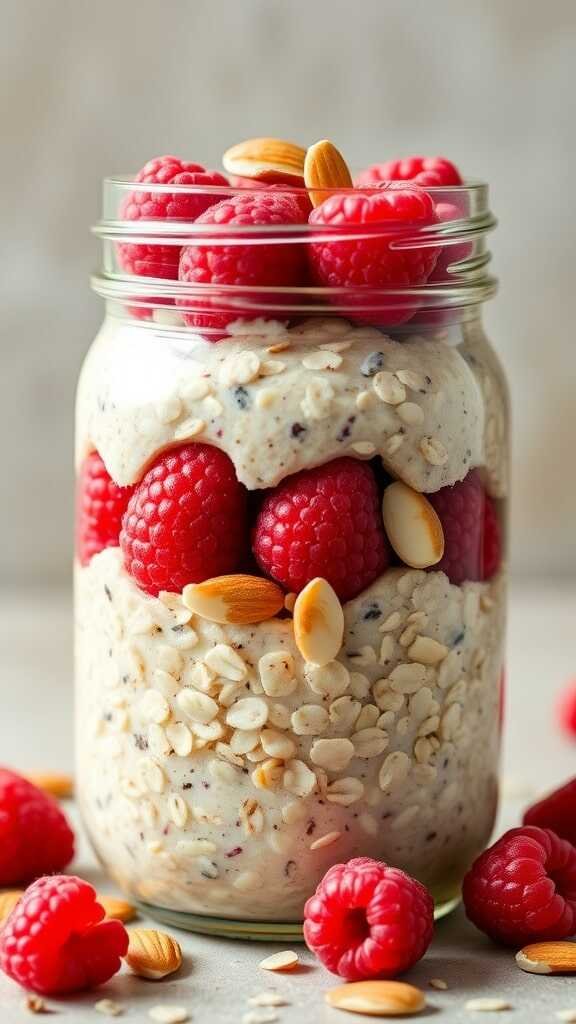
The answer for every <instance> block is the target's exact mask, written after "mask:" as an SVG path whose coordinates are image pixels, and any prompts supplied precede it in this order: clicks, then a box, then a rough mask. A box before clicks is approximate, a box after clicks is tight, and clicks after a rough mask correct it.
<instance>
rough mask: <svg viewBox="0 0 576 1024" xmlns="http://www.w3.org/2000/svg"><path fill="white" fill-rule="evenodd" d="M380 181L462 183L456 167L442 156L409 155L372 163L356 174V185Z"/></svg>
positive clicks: (446, 184) (442, 184)
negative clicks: (403, 157) (403, 158)
mask: <svg viewBox="0 0 576 1024" xmlns="http://www.w3.org/2000/svg"><path fill="white" fill-rule="evenodd" d="M380 181H415V182H416V183H417V184H418V185H423V186H424V187H426V186H430V187H434V186H446V187H448V186H451V185H461V184H462V178H461V175H460V171H459V170H458V168H457V167H455V166H454V164H453V163H451V161H450V160H447V159H446V157H443V156H409V157H406V159H405V160H388V161H387V162H386V163H383V164H372V166H371V167H367V168H366V170H365V171H362V172H361V174H359V175H358V177H357V179H356V185H360V186H362V185H364V186H365V185H370V184H376V183H377V182H380Z"/></svg>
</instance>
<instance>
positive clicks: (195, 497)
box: [120, 444, 247, 595]
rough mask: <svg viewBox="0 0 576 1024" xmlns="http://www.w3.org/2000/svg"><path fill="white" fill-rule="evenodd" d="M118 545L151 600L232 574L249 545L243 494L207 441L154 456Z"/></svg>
mask: <svg viewBox="0 0 576 1024" xmlns="http://www.w3.org/2000/svg"><path fill="white" fill-rule="evenodd" d="M120 546H121V548H122V552H123V554H124V565H125V567H126V570H127V571H128V572H129V573H130V575H131V576H132V577H133V578H134V579H135V580H136V582H137V583H138V585H139V586H140V587H141V588H142V589H143V590H145V591H147V593H149V594H153V595H157V594H158V593H159V592H160V591H161V590H170V591H176V592H179V591H181V590H182V589H183V587H185V586H186V584H187V583H200V582H202V580H205V579H208V578H209V577H210V576H221V575H224V574H226V573H231V572H234V570H235V569H236V568H237V567H238V565H239V564H240V562H241V560H242V557H243V555H244V553H245V549H246V547H247V542H246V491H245V489H244V487H243V486H242V484H240V483H239V482H238V479H237V477H236V473H235V470H234V466H233V465H232V462H231V460H230V459H229V458H228V456H227V455H225V454H224V452H221V451H220V450H219V449H218V448H213V447H212V446H211V445H207V444H187V445H183V446H182V447H181V448H175V449H172V450H170V451H168V452H165V453H164V454H163V455H160V456H159V457H158V458H157V459H156V460H155V462H154V463H153V464H152V466H151V468H150V469H149V470H148V472H147V473H146V475H145V476H144V478H143V480H142V481H141V483H140V484H138V486H137V487H136V488H135V490H134V493H133V494H132V497H131V498H130V502H129V504H128V508H127V510H126V513H125V516H124V519H123V523H122V531H121V534H120Z"/></svg>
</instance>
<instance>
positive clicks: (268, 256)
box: [178, 188, 306, 341]
mask: <svg viewBox="0 0 576 1024" xmlns="http://www.w3.org/2000/svg"><path fill="white" fill-rule="evenodd" d="M302 221H303V210H302V202H301V200H299V199H297V198H295V197H294V196H292V195H290V194H289V193H287V192H286V191H281V190H280V189H275V188H267V189H258V190H256V191H252V192H248V191H243V190H242V191H240V192H238V193H237V194H236V195H234V196H230V198H228V199H223V200H222V201H221V202H220V203H217V205H216V206H212V207H210V209H209V210H206V212H205V213H203V214H202V216H201V217H198V219H197V222H196V223H197V224H213V225H214V227H215V229H216V230H217V231H218V232H219V235H220V236H222V234H223V233H224V234H225V233H226V228H227V227H230V228H231V229H232V230H231V235H232V234H233V232H234V231H238V229H239V228H242V227H243V226H246V227H258V226H260V225H261V226H262V227H273V226H275V225H278V226H279V225H283V224H299V223H302ZM244 237H245V239H246V240H245V241H244V242H241V241H234V240H233V239H231V243H230V245H210V244H208V245H188V246H185V248H184V249H182V256H181V259H180V270H179V274H178V276H179V278H180V280H181V281H186V282H189V283H190V284H195V285H211V286H213V287H214V288H217V287H218V286H220V285H225V286H228V285H234V286H235V287H236V288H241V287H242V286H245V287H246V288H253V287H271V286H278V287H286V286H295V285H301V284H305V283H306V254H305V249H304V246H303V245H299V244H290V243H285V242H276V243H274V242H271V243H270V244H260V243H258V244H255V243H254V239H253V237H248V236H244ZM226 297H227V296H224V298H226ZM246 301H247V305H246V308H245V309H243V308H242V307H241V306H237V307H235V308H234V310H232V311H230V310H229V309H227V308H226V306H225V304H224V299H223V300H221V301H220V302H219V300H218V298H217V297H215V298H214V299H212V300H208V299H206V298H199V299H198V300H196V302H197V305H198V312H197V313H196V312H188V313H187V314H186V315H185V320H186V323H187V324H188V325H189V326H191V327H200V328H204V329H206V328H208V329H210V330H212V331H222V330H223V329H224V328H225V327H226V326H227V325H228V324H229V323H231V322H232V321H234V320H238V319H244V320H253V319H255V318H258V317H261V316H263V315H264V314H263V313H262V311H261V310H254V311H251V310H250V303H249V301H248V299H247V300H246ZM180 305H182V306H186V307H187V308H188V309H189V308H190V306H193V305H195V300H194V298H193V297H192V296H191V297H189V298H187V299H183V300H181V302H180ZM221 337H222V334H221V333H220V334H219V335H214V336H213V337H212V338H208V340H212V341H219V340H220V338H221Z"/></svg>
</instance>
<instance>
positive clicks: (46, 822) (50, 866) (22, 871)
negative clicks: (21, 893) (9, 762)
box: [0, 768, 74, 887]
mask: <svg viewBox="0 0 576 1024" xmlns="http://www.w3.org/2000/svg"><path fill="white" fill-rule="evenodd" d="M73 856H74V833H73V832H72V829H71V828H70V826H69V824H68V822H67V820H66V817H65V815H64V814H63V813H62V811H61V810H60V807H59V806H58V804H57V803H56V801H55V800H53V799H52V797H49V796H47V795H46V793H43V792H42V790H40V789H38V787H37V786H33V785H32V783H31V782H28V779H24V778H22V776H21V775H17V774H16V772H12V771H10V770H9V769H8V768H0V887H2V886H10V885H22V884H25V883H27V882H30V881H31V879H33V878H37V877H38V875H43V874H47V873H49V872H51V871H62V870H63V868H65V867H66V865H67V864H69V863H70V861H71V860H72V857H73Z"/></svg>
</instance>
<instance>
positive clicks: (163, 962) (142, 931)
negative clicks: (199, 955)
mask: <svg viewBox="0 0 576 1024" xmlns="http://www.w3.org/2000/svg"><path fill="white" fill-rule="evenodd" d="M128 935H129V937H130V941H129V943H128V952H127V953H126V956H125V957H124V959H125V961H126V963H127V964H128V966H129V968H130V969H131V971H132V972H133V973H134V974H137V975H138V977H139V978H149V979H150V980H151V981H158V980H159V979H160V978H165V977H166V976H167V975H168V974H174V972H175V971H177V970H178V969H179V968H180V967H181V966H182V950H181V949H180V946H179V944H178V943H177V942H176V939H173V938H172V936H171V935H167V934H166V932H157V931H155V930H154V929H152V928H132V929H130V930H129V932H128Z"/></svg>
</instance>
